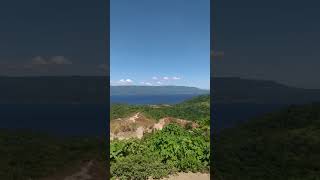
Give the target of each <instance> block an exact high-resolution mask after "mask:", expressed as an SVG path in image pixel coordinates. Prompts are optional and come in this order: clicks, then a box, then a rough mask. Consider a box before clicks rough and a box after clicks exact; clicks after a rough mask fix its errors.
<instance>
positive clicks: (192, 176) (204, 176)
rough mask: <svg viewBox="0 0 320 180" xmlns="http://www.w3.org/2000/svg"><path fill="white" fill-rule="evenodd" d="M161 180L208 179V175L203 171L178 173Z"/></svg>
mask: <svg viewBox="0 0 320 180" xmlns="http://www.w3.org/2000/svg"><path fill="white" fill-rule="evenodd" d="M163 180H210V175H209V174H203V173H178V174H177V175H173V176H170V177H168V178H164V179H163Z"/></svg>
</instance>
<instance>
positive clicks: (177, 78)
mask: <svg viewBox="0 0 320 180" xmlns="http://www.w3.org/2000/svg"><path fill="white" fill-rule="evenodd" d="M172 79H173V80H180V79H181V78H180V77H173V78H172Z"/></svg>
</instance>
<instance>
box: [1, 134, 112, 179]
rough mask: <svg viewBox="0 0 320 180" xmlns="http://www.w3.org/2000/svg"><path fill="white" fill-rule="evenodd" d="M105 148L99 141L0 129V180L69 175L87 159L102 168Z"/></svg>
mask: <svg viewBox="0 0 320 180" xmlns="http://www.w3.org/2000/svg"><path fill="white" fill-rule="evenodd" d="M106 147H107V146H106V144H105V143H104V141H103V140H102V139H95V138H55V137H52V136H47V135H45V134H35V133H30V132H9V131H6V130H1V131H0V179H8V180H29V179H41V178H46V177H50V176H52V175H57V174H63V173H64V172H65V173H67V174H70V173H73V172H72V171H73V170H75V169H74V168H80V166H81V163H83V162H85V161H88V160H94V161H95V162H97V163H98V164H100V165H101V167H104V166H105V165H104V164H105V152H106V149H105V148H106ZM69 171H71V172H69ZM101 171H105V168H101ZM102 173H103V172H102Z"/></svg>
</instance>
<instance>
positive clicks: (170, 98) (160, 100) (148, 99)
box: [110, 94, 197, 104]
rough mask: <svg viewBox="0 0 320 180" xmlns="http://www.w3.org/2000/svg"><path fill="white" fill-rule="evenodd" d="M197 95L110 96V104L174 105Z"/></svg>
mask: <svg viewBox="0 0 320 180" xmlns="http://www.w3.org/2000/svg"><path fill="white" fill-rule="evenodd" d="M195 96H197V95H192V94H181V95H156V96H151V95H144V96H111V97H110V102H111V103H126V104H176V103H180V102H182V101H185V100H187V99H191V98H193V97H195Z"/></svg>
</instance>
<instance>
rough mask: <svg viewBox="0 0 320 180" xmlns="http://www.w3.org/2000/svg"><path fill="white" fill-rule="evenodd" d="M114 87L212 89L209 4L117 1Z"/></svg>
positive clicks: (203, 0)
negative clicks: (156, 86)
mask: <svg viewBox="0 0 320 180" xmlns="http://www.w3.org/2000/svg"><path fill="white" fill-rule="evenodd" d="M110 10H111V14H110V46H111V49H110V53H111V54H110V64H111V66H110V76H111V84H112V85H124V84H125V85H129V84H130V85H185V86H193V87H199V88H204V89H209V87H210V66H209V65H210V1H209V0H196V1H195V0H111V3H110Z"/></svg>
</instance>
